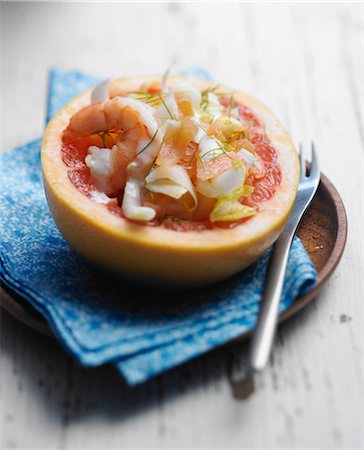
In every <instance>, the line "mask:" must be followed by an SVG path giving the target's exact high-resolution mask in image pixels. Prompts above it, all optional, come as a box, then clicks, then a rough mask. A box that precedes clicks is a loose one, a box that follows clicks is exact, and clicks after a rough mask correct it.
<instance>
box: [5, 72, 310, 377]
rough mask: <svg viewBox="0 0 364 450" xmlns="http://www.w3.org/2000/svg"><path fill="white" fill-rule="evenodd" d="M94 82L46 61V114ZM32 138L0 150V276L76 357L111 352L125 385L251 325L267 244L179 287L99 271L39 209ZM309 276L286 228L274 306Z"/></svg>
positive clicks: (98, 360) (86, 360)
mask: <svg viewBox="0 0 364 450" xmlns="http://www.w3.org/2000/svg"><path fill="white" fill-rule="evenodd" d="M95 82H97V80H96V78H94V77H90V76H87V75H85V74H82V73H79V72H60V71H56V70H54V71H52V73H51V75H50V83H49V108H48V119H49V118H50V117H52V116H53V115H54V114H55V112H56V111H57V110H58V109H59V108H60V107H61V106H62V105H63V104H64V103H65V102H66V101H67V100H69V99H70V98H72V97H73V96H74V95H75V94H76V93H78V92H79V91H82V90H84V89H85V88H86V87H88V86H90V85H92V84H94V83H95ZM40 145H41V139H37V140H35V141H33V142H30V143H29V144H27V145H24V146H22V147H19V148H17V149H15V150H13V151H10V152H6V153H4V154H3V156H2V163H3V166H2V167H3V173H2V179H1V185H0V205H1V215H2V222H1V235H2V241H1V260H0V263H1V264H0V278H1V280H2V281H3V282H4V283H5V284H6V285H7V286H8V287H10V288H11V289H12V290H14V291H15V292H17V293H18V294H20V295H21V296H22V297H23V298H24V299H26V300H27V301H28V302H29V303H30V304H31V305H32V306H33V307H34V308H35V309H36V310H37V311H39V312H40V313H41V314H42V315H43V317H44V318H45V320H46V321H47V322H48V323H49V325H50V327H51V328H52V329H53V331H54V333H55V334H56V336H57V337H58V339H59V341H60V342H61V343H62V345H63V346H64V347H65V349H66V350H67V351H68V352H69V353H71V354H72V355H73V356H74V357H75V358H76V359H77V361H79V362H80V363H81V364H83V365H85V366H98V365H100V364H104V363H110V362H112V363H113V364H115V366H116V367H117V369H118V370H119V371H120V372H121V374H122V375H123V376H124V377H125V379H126V381H127V382H128V383H129V384H131V385H134V384H137V383H141V382H143V381H145V380H147V379H149V378H151V377H153V376H155V375H157V374H159V373H161V372H163V371H165V370H167V369H169V368H171V367H174V366H176V365H178V364H180V363H182V362H185V361H187V360H189V359H192V358H195V357H197V356H198V355H200V354H202V353H204V352H206V351H208V350H210V349H212V348H214V347H217V346H219V345H221V344H223V343H225V342H227V341H229V340H230V339H232V338H235V337H237V336H239V335H240V334H241V333H244V332H245V331H247V330H250V329H252V328H254V326H255V322H256V317H257V312H258V308H259V301H260V299H261V295H262V290H263V284H264V276H265V270H266V265H267V261H268V257H269V252H267V254H265V255H264V256H263V257H262V258H261V259H260V260H259V261H258V262H257V263H256V264H254V265H253V266H251V267H250V268H249V269H248V270H246V271H245V272H243V273H241V274H239V275H236V276H234V277H233V278H230V279H228V280H226V281H224V282H221V283H219V284H216V285H213V286H209V287H206V288H200V289H195V290H191V291H188V292H186V291H184V292H181V291H163V290H158V289H154V288H153V289H151V288H143V287H137V286H135V285H131V284H128V283H127V282H125V281H120V280H117V279H115V277H112V276H111V275H109V274H104V273H98V272H96V270H95V269H94V268H92V267H90V266H89V265H88V264H87V263H86V262H85V261H84V260H83V259H82V258H81V257H79V256H78V255H77V254H76V253H75V252H74V251H73V250H72V249H71V248H70V247H69V246H68V244H67V243H66V242H65V241H64V240H63V238H62V236H61V234H60V233H59V231H58V229H57V228H56V226H55V224H54V222H53V219H52V217H51V215H50V213H49V211H48V207H47V202H46V199H45V196H44V192H43V184H42V177H41V165H40ZM316 276H317V274H316V271H315V268H314V266H313V264H312V262H311V261H310V258H309V256H308V255H307V252H306V250H305V249H304V247H303V245H302V243H301V242H300V240H299V239H298V238H295V240H294V243H293V246H292V250H291V253H290V259H289V264H288V271H287V276H286V280H285V285H284V292H283V296H282V302H281V311H284V310H285V309H287V308H288V307H289V306H290V305H291V303H292V302H293V301H294V299H295V298H296V297H297V295H300V294H303V293H304V292H306V291H307V290H308V289H310V287H311V286H312V285H313V284H314V283H315V281H316Z"/></svg>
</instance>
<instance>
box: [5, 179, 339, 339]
mask: <svg viewBox="0 0 364 450" xmlns="http://www.w3.org/2000/svg"><path fill="white" fill-rule="evenodd" d="M297 235H298V236H299V238H300V239H301V241H302V242H303V244H304V246H305V247H306V250H307V251H308V253H309V255H310V258H311V260H312V262H313V263H314V265H315V267H316V269H317V272H318V278H317V282H316V284H315V285H314V286H313V287H312V288H311V289H310V291H309V292H307V293H306V294H305V295H303V296H301V297H298V298H297V299H296V300H295V301H294V303H293V304H292V305H291V306H290V307H289V308H288V309H287V310H286V311H285V312H284V313H282V314H281V315H280V318H279V321H280V322H282V321H284V320H286V319H288V318H289V317H291V316H292V315H294V314H296V313H297V312H299V311H300V310H301V309H302V308H303V307H304V306H306V305H307V304H308V303H309V302H310V301H312V299H313V298H314V297H315V296H316V294H317V293H318V292H319V290H320V289H321V288H322V286H323V285H324V284H325V282H326V281H327V279H328V278H329V276H330V275H331V274H332V272H333V271H334V269H335V267H336V266H337V264H338V262H339V261H340V258H341V255H342V253H343V251H344V247H345V243H346V236H347V218H346V213H345V208H344V204H343V202H342V200H341V198H340V195H339V193H338V192H337V190H336V189H335V187H334V185H333V184H332V183H331V181H330V180H329V179H328V178H327V177H326V176H325V175H323V174H321V182H320V186H319V189H318V191H317V193H316V196H315V198H314V200H313V202H312V203H311V205H310V207H309V209H308V211H307V212H306V214H305V216H304V218H303V220H302V222H301V224H300V227H299V229H298V232H297ZM0 294H1V296H0V298H1V306H2V307H3V308H4V309H5V310H6V311H7V312H9V313H10V314H11V315H13V316H14V317H15V318H17V319H18V320H20V321H21V322H23V323H24V324H26V325H28V326H29V327H31V328H33V329H34V330H37V331H39V332H41V333H43V334H46V335H49V336H53V333H52V331H51V329H50V328H49V327H48V325H47V323H46V322H45V320H44V319H43V318H42V316H41V315H40V314H39V313H38V312H36V311H35V310H34V309H33V308H32V307H31V306H30V305H29V304H28V302H27V301H26V300H24V299H23V298H21V297H20V296H19V295H17V294H15V293H14V292H12V291H11V290H10V289H9V288H7V287H6V286H4V285H2V286H1V292H0ZM249 334H250V332H247V333H244V334H243V335H241V336H240V337H239V339H244V338H246V337H248V336H249Z"/></svg>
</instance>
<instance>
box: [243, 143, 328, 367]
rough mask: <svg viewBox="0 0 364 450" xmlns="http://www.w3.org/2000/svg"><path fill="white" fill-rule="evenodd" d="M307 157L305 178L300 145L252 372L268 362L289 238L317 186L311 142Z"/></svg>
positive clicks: (273, 257)
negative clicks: (291, 201) (289, 206)
mask: <svg viewBox="0 0 364 450" xmlns="http://www.w3.org/2000/svg"><path fill="white" fill-rule="evenodd" d="M311 153H312V156H311V166H310V168H309V174H308V175H306V163H305V159H304V155H303V146H302V144H301V145H300V181H299V185H298V191H297V196H296V200H295V203H294V205H293V209H292V212H291V214H290V216H289V219H288V221H287V223H286V225H285V227H284V229H283V231H282V233H281V234H280V236H279V238H278V239H277V241H276V242H275V244H274V245H273V249H272V254H271V257H270V260H269V264H268V269H267V278H266V282H265V288H264V294H263V299H262V303H261V307H260V311H259V317H258V322H257V327H256V330H255V332H254V335H253V338H252V344H251V352H250V361H249V362H250V369H252V370H253V371H261V370H262V369H264V367H265V366H266V364H267V362H268V359H269V355H270V351H271V348H272V343H273V339H274V335H275V330H276V327H277V321H278V313H279V304H280V299H281V295H282V289H283V282H284V277H285V274H286V269H287V262H288V255H289V250H290V248H291V245H292V240H293V236H294V234H295V232H296V229H297V227H298V225H299V223H300V221H301V219H302V217H303V215H304V213H305V211H306V209H307V208H308V206H309V204H310V203H311V200H312V199H313V197H314V195H315V193H316V191H317V188H318V185H319V182H320V170H319V165H318V161H317V155H316V151H315V146H314V143H313V142H312V143H311Z"/></svg>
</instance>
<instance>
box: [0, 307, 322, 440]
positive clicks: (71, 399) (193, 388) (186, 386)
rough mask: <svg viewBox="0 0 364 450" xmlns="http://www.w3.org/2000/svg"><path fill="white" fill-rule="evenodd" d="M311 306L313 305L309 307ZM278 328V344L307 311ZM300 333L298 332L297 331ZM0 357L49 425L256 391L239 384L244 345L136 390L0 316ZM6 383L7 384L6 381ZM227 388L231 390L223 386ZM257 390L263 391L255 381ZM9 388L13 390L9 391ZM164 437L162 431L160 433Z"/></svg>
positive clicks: (114, 373) (113, 417) (261, 384)
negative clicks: (212, 393)
mask: <svg viewBox="0 0 364 450" xmlns="http://www.w3.org/2000/svg"><path fill="white" fill-rule="evenodd" d="M313 305H314V303H313ZM311 309H312V307H309V308H306V310H305V311H304V312H303V313H302V314H301V315H300V316H299V318H298V319H296V318H292V319H291V320H290V321H289V322H287V323H285V324H283V326H281V328H280V331H279V333H278V339H277V341H278V342H277V345H278V346H284V341H285V339H286V338H287V339H288V338H289V335H290V333H292V332H296V330H297V328H300V327H301V326H305V322H306V321H307V320H309V315H310V310H311ZM298 332H299V331H298ZM1 335H2V336H1V347H2V348H1V350H2V358H4V359H5V358H6V359H8V360H9V364H8V367H9V366H11V367H12V376H11V379H12V380H13V381H14V386H17V389H18V391H22V390H27V391H28V393H29V392H30V393H31V395H33V396H34V401H35V403H36V404H40V405H42V407H44V409H45V410H46V414H47V417H48V418H49V419H50V420H53V421H55V422H57V423H58V424H62V426H66V425H67V424H71V423H74V422H78V421H83V420H87V418H89V417H95V416H96V417H99V418H103V419H104V420H107V421H108V422H110V421H122V420H124V419H127V418H130V417H132V416H134V415H138V414H141V413H143V412H144V411H146V410H148V409H153V408H155V409H158V408H161V407H162V406H163V405H164V404H166V403H168V402H172V401H173V400H174V399H176V398H178V397H179V396H181V395H195V394H196V395H202V396H204V393H202V394H201V391H199V389H200V388H201V386H203V387H204V389H208V388H213V389H215V390H221V389H225V390H226V388H227V395H233V396H235V397H239V398H241V399H243V398H246V397H248V396H249V394H251V393H252V391H254V385H251V380H250V381H249V382H248V384H246V383H244V384H243V385H242V384H241V383H240V381H241V377H242V375H243V374H244V370H245V365H246V356H247V349H248V342H247V341H244V342H237V343H234V344H233V345H229V346H225V347H221V348H219V349H216V350H214V351H212V352H210V353H208V354H206V355H203V356H202V357H200V358H198V359H197V360H194V361H191V362H189V363H186V364H184V365H182V366H180V367H177V368H175V369H173V370H170V371H169V372H167V373H165V374H163V375H161V376H159V377H157V378H154V379H152V380H150V381H149V382H147V383H145V384H142V385H140V386H136V387H133V388H131V387H129V386H128V385H127V384H126V383H125V381H124V380H123V379H122V378H121V376H120V375H119V373H118V372H117V371H116V369H114V368H113V367H112V366H102V367H99V368H95V369H87V368H83V367H81V366H79V365H78V364H77V363H76V362H74V360H73V359H72V358H70V357H69V356H68V355H66V354H65V353H64V351H63V350H62V349H61V347H60V346H59V345H58V343H57V342H56V341H55V340H53V339H51V338H47V337H44V336H43V335H41V334H37V333H35V332H34V331H32V330H30V329H28V328H26V327H25V326H24V325H22V324H20V323H19V322H17V321H16V320H15V319H14V318H13V317H11V316H10V315H8V314H7V313H6V312H3V311H1ZM279 365H280V362H277V361H274V360H273V361H272V362H271V367H270V371H271V375H272V379H273V381H274V380H276V382H275V383H273V388H274V389H277V390H279V389H280V387H282V386H279V380H278V376H277V373H276V372H277V371H278V369H279ZM7 382H8V383H10V380H8V381H7ZM227 384H230V386H227ZM257 384H258V388H259V389H261V388H263V387H264V376H262V375H261V376H259V380H258V383H257ZM12 389H13V388H12ZM161 432H162V431H161Z"/></svg>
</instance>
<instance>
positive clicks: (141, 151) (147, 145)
mask: <svg viewBox="0 0 364 450" xmlns="http://www.w3.org/2000/svg"><path fill="white" fill-rule="evenodd" d="M158 131H159V130H158V129H157V130H156V132H155V133H154V134H153V137H152V139H151V140H150V141H149V142H148V144H146V145H145V146H144V147H143V148H142V149H141V150H140V151H139V152H138V153H137V154H136V156H139V155H140V154H141V153H143V152H144V150H146V149H147V148H148V147H149V146H150V144H151V143H152V142H153V141H154V139H155V137H156V136H157V133H158Z"/></svg>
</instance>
